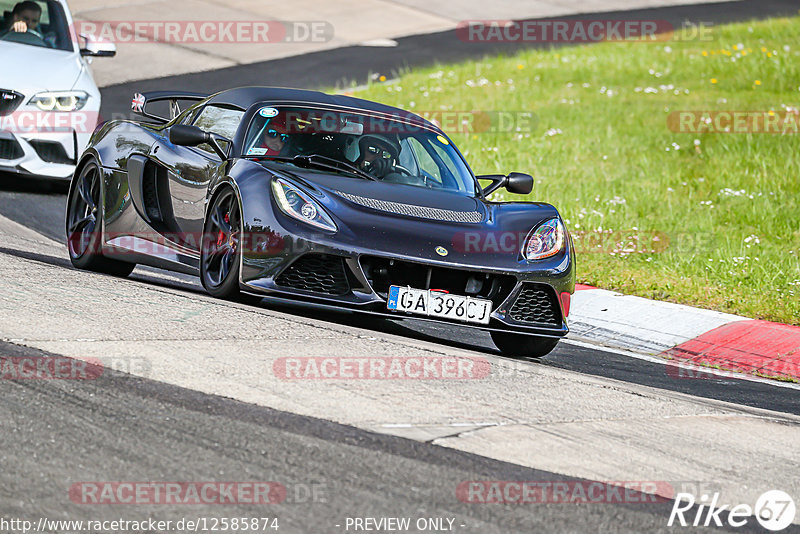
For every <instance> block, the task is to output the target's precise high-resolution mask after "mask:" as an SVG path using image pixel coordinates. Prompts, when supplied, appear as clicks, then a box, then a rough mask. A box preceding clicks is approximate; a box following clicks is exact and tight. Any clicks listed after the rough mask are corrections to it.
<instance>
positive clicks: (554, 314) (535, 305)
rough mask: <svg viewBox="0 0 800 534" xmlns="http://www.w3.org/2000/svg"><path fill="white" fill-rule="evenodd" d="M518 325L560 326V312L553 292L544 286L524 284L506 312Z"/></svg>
mask: <svg viewBox="0 0 800 534" xmlns="http://www.w3.org/2000/svg"><path fill="white" fill-rule="evenodd" d="M508 316H509V317H511V318H512V319H513V320H515V321H517V322H518V323H524V324H531V325H534V324H542V325H548V326H561V311H560V309H559V306H558V300H557V299H556V294H555V291H554V290H553V289H552V288H551V287H550V286H547V285H544V284H534V283H524V284H522V291H520V293H519V295H517V298H516V299H514V304H513V305H512V306H511V309H510V310H509V311H508Z"/></svg>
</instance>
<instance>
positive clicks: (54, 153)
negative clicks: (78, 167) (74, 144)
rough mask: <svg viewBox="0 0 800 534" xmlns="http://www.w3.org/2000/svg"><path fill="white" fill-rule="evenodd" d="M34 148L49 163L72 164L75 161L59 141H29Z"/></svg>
mask: <svg viewBox="0 0 800 534" xmlns="http://www.w3.org/2000/svg"><path fill="white" fill-rule="evenodd" d="M28 142H29V143H30V144H31V146H32V147H33V149H34V150H35V151H36V153H37V154H39V157H40V158H42V160H43V161H46V162H48V163H64V164H71V163H75V161H74V160H73V159H72V158H70V157H69V156H67V151H66V150H64V145H62V144H61V143H59V142H57V141H41V140H38V139H34V140H31V141H28Z"/></svg>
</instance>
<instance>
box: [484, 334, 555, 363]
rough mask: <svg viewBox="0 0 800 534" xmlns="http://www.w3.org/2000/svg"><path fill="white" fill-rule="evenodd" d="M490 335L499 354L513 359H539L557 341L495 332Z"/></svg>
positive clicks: (552, 347)
mask: <svg viewBox="0 0 800 534" xmlns="http://www.w3.org/2000/svg"><path fill="white" fill-rule="evenodd" d="M491 334H492V341H494V344H495V345H497V348H498V349H500V352H502V353H503V354H504V355H505V356H510V357H513V358H541V357H542V356H546V355H547V354H549V353H550V352H551V351H552V350H553V349H554V348H556V345H558V339H557V338H551V337H540V336H531V335H528V334H514V333H510V332H495V331H492V333H491Z"/></svg>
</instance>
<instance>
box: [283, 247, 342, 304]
mask: <svg viewBox="0 0 800 534" xmlns="http://www.w3.org/2000/svg"><path fill="white" fill-rule="evenodd" d="M275 284H277V285H279V286H284V287H290V288H293V289H302V290H305V291H313V292H315V293H325V294H328V295H344V294H345V293H347V292H348V291H350V285H349V284H348V283H347V275H346V274H345V272H344V258H342V257H340V256H331V255H330V254H306V255H305V256H302V257H301V258H300V259H299V260H297V261H295V262H294V263H292V264H291V265H290V266H289V267H288V268H287V269H286V270H284V271H283V272H282V273H281V274H279V275H278V277H277V278H276V279H275Z"/></svg>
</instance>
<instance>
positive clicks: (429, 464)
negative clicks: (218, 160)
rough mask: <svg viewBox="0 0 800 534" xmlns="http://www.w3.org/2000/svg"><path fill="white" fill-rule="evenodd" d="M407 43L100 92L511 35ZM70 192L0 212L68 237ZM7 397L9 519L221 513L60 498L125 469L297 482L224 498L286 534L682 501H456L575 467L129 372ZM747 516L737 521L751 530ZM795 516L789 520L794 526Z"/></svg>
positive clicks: (608, 367)
mask: <svg viewBox="0 0 800 534" xmlns="http://www.w3.org/2000/svg"><path fill="white" fill-rule="evenodd" d="M742 4H744V5H742ZM796 9H797V6H796V3H795V2H785V1H783V2H778V1H772V2H752V3H742V2H730V3H722V4H710V5H703V6H687V7H680V8H669V9H657V10H642V11H639V12H628V13H626V14H625V15H626V16H628V17H630V18H637V17H638V18H650V19H653V18H659V19H667V20H670V17H672V20H675V21H682V20H684V19H690V20H703V21H709V20H713V21H716V22H723V21H729V20H742V19H746V18H751V17H763V16H772V15H782V14H788V13H795V12H796ZM598 18H603V17H602V16H598ZM398 41H399V46H398V47H397V48H391V49H384V48H380V49H373V48H362V47H351V48H346V49H339V50H333V51H328V52H321V53H317V54H310V55H308V56H304V57H301V58H289V59H284V60H278V61H274V62H269V63H267V64H259V65H250V66H244V67H236V68H232V69H225V70H224V71H222V72H210V73H198V74H192V75H187V76H182V77H176V78H171V79H162V80H151V81H145V82H132V83H131V84H125V85H122V86H114V87H109V88H106V89H104V90H103V96H104V113H106V114H110V113H122V112H126V111H127V106H128V102H129V100H130V95H131V94H132V93H133V91H134V90H149V89H185V88H186V87H192V88H193V89H194V90H204V91H209V92H211V91H215V90H218V89H222V88H224V87H227V86H228V85H231V84H232V82H231V80H235V83H233V85H248V84H276V85H288V86H307V87H323V86H331V85H334V84H336V83H341V82H342V81H357V82H358V81H363V80H365V79H366V77H367V76H368V75H369V73H372V72H381V73H392V72H394V71H397V70H399V69H401V68H406V67H409V66H412V65H420V64H428V63H431V62H432V59H431V58H430V57H429V53H430V50H436V51H437V58H436V59H437V60H438V61H442V62H446V61H454V60H460V59H465V58H468V57H474V56H476V55H483V54H484V53H495V52H498V51H499V52H511V51H513V49H514V47H504V48H502V49H498V48H495V47H494V46H492V47H488V45H487V46H484V45H473V44H470V45H465V44H464V43H460V42H459V41H458V40H457V39H455V37H454V36H453V35H449V36H448V35H447V32H444V33H442V34H434V35H427V36H416V37H409V38H406V39H399V40H398ZM265 72H279V73H280V76H275V77H273V76H269V77H267V79H265V76H264V73H265ZM64 200H65V199H64V196H63V194H61V193H58V192H55V193H54V192H48V193H42V190H41V188H40V187H39V185H38V184H27V183H22V182H20V181H19V180H16V179H12V178H4V179H3V182H2V183H0V214H2V215H4V216H5V217H7V218H9V219H12V220H14V221H16V222H19V223H21V224H23V225H24V226H27V227H28V228H31V229H33V230H36V231H37V232H40V233H41V234H43V235H45V236H48V237H51V238H53V239H56V240H61V239H62V236H63V213H64ZM7 255H14V256H26V259H29V260H34V261H36V262H41V263H46V264H49V265H53V266H58V267H61V268H64V269H71V268H72V267H71V266H70V265H69V263H68V262H67V261H65V260H64V259H63V258H59V257H55V256H48V255H46V254H37V253H28V254H27V255H26V254H25V253H24V252H20V251H19V250H16V249H13V250H12V249H6V248H4V247H0V261H3V257H4V256H7ZM132 277H133V278H134V279H135V280H137V281H138V282H139V283H141V284H149V285H165V286H168V287H171V288H175V289H179V290H181V291H184V292H187V293H191V292H199V291H201V289H200V287H199V284H198V283H197V281H196V280H194V279H192V278H191V277H183V276H180V277H177V279H176V278H175V277H173V278H170V279H164V278H162V277H160V275H159V273H158V272H157V271H155V270H151V269H141V268H139V269H137V270H136V271H135V272H134V275H132ZM76 298H79V296H76ZM262 306H265V307H268V308H273V309H276V310H281V311H288V312H289V313H292V314H295V315H296V316H298V317H313V318H315V319H320V320H323V321H329V322H331V323H340V324H345V325H351V326H357V327H359V328H364V329H367V330H374V331H377V332H386V333H391V334H399V335H403V336H408V337H412V338H417V339H422V340H426V341H434V342H439V343H443V344H446V345H450V346H456V347H461V348H468V349H473V350H478V351H487V352H496V351H495V349H494V347H493V346H492V344H491V341H490V339H489V338H488V336H487V335H486V334H483V333H480V332H476V331H473V330H465V329H461V328H455V327H441V326H431V325H429V324H426V323H421V322H418V321H387V320H378V319H372V318H365V317H363V316H359V315H355V314H335V313H330V312H325V311H320V310H316V309H311V308H309V307H306V306H286V305H283V304H278V303H275V302H269V301H265V302H264V303H262ZM0 352H1V353H2V354H4V355H19V356H22V355H26V356H30V355H42V354H43V353H42V352H41V351H38V350H36V349H31V348H27V347H22V346H18V345H14V344H11V343H6V342H0ZM530 365H544V366H552V367H557V368H562V369H567V370H571V371H576V372H579V373H584V374H588V375H594V376H600V377H606V378H612V379H615V380H620V381H623V382H628V383H631V384H638V385H645V386H651V387H655V388H659V389H663V390H666V391H676V392H681V393H687V394H689V395H693V396H696V397H702V398H710V399H717V400H722V401H727V402H731V403H734V404H738V405H741V406H749V407H754V408H765V409H770V410H774V411H779V412H786V413H791V414H800V395H798V392H797V390H796V389H790V388H784V387H779V386H776V385H771V384H767V383H763V382H750V381H745V380H734V379H726V380H719V381H717V380H676V379H674V378H671V377H669V376H668V375H667V373H666V372H665V368H664V366H663V365H661V364H658V363H654V362H649V361H645V360H640V359H635V358H631V357H629V356H626V355H622V354H617V353H614V352H609V351H604V350H600V349H594V348H584V347H580V346H576V345H571V344H565V343H562V344H560V345H559V347H558V348H557V349H556V351H554V353H552V354H551V355H549V356H548V357H546V358H545V359H543V360H542V361H541V362H531V364H530ZM0 398H2V401H1V404H0V406H3V408H4V410H3V411H4V416H3V417H1V418H0V465H2V467H3V469H2V472H0V514H2V516H5V517H13V516H25V517H36V516H38V515H42V516H47V517H50V518H69V519H82V518H83V519H89V518H91V519H103V518H109V519H110V518H118V517H120V516H124V517H127V518H132V517H133V516H140V517H146V516H147V515H157V516H158V518H159V519H171V518H173V519H179V518H181V517H186V516H187V515H191V516H194V517H203V516H208V517H214V516H216V517H218V516H220V510H219V508H214V507H207V506H193V507H191V508H190V510H188V511H187V509H186V507H183V508H181V507H164V506H159V507H158V508H157V510H156V509H155V508H153V509H148V508H147V507H137V508H136V514H132V513H131V512H129V511H128V510H126V509H124V508H123V509H120V508H119V507H114V506H110V507H109V506H106V507H86V506H79V505H74V504H72V503H69V502H67V503H66V504H65V502H64V498H63V497H64V495H65V493H66V491H67V489H68V487H69V485H70V484H71V483H72V482H75V481H80V480H84V481H86V480H115V479H116V480H130V476H131V475H130V474H131V473H136V474H137V476H138V477H139V479H140V480H225V479H226V477H228V478H229V479H237V480H244V479H249V480H279V481H281V482H282V483H284V484H285V485H286V486H287V490H288V496H287V500H286V502H285V503H283V504H281V505H272V506H269V507H262V508H259V509H258V510H257V511H254V509H253V508H252V507H247V506H244V505H242V506H240V507H238V508H237V507H234V508H230V507H226V508H225V510H224V515H227V516H236V515H244V516H248V517H253V516H259V517H264V516H273V517H274V516H277V517H279V518H280V525H281V526H280V530H279V532H280V531H282V532H309V533H310V532H342V531H344V530H343V529H342V528H341V525H342V524H343V521H344V520H345V518H346V517H348V516H358V517H364V516H370V515H372V516H384V517H385V516H399V517H405V516H409V515H411V516H414V517H418V516H431V517H441V516H453V517H455V518H457V523H458V524H463V525H464V527H463V528H462V529H458V530H459V531H464V532H508V533H514V532H539V531H544V532H550V531H559V532H565V531H570V532H586V531H589V530H590V529H591V530H595V529H598V530H602V531H610V532H631V531H638V532H645V531H662V530H666V528H665V524H666V517H667V516H668V514H669V510H670V508H671V506H672V503H671V502H666V503H654V504H635V505H634V504H627V505H614V506H597V505H591V504H587V505H577V506H576V505H569V506H568V505H564V504H537V505H536V506H535V507H531V506H510V505H471V504H465V503H460V502H458V501H457V500H455V499H454V498H453V493H454V488H455V487H456V486H457V484H458V483H460V482H462V481H464V480H475V479H482V480H487V479H488V480H548V481H559V480H572V481H574V480H575V479H570V478H569V477H565V476H564V475H560V474H557V473H553V472H546V471H539V470H535V469H531V468H527V467H522V466H519V465H515V464H510V463H505V462H501V461H497V460H492V459H488V458H485V457H482V456H478V455H473V454H469V453H465V452H459V451H456V450H451V449H447V448H443V447H439V446H436V445H432V444H429V443H420V442H417V441H411V440H408V439H404V438H399V437H393V436H387V435H380V434H374V433H371V432H367V431H364V430H359V429H356V428H353V427H349V426H344V425H339V424H336V423H332V422H329V421H325V420H322V419H316V418H313V417H306V416H301V415H295V414H291V413H287V412H281V411H277V410H272V409H269V408H265V407H259V406H255V405H251V404H246V403H242V402H239V401H236V400H233V399H228V398H224V397H220V396H214V395H208V394H204V393H199V392H196V391H192V390H189V389H183V388H180V387H178V386H174V385H169V384H165V383H162V382H157V381H153V380H148V379H144V378H137V377H133V376H129V375H124V374H118V375H115V376H113V377H109V378H108V379H105V380H97V381H92V382H90V383H89V382H87V383H75V382H72V381H9V380H3V381H0ZM743 482H746V481H743ZM313 484H318V485H319V486H320V487H321V488H323V489H322V490H321V492H320V495H318V497H317V498H311V497H309V496H308V491H307V490H308V487H309V486H311V485H313ZM723 517H725V515H724V514H723ZM337 525H339V526H337ZM747 528H750V527H745V529H741V528H740V529H736V530H737V531H740V532H746V531H748V530H747ZM717 530H719V529H717ZM798 530H799V529H796V528H794V527H791V528H790V529H789V530H787V531H785V532H790V531H798ZM755 531H758V530H755Z"/></svg>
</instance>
